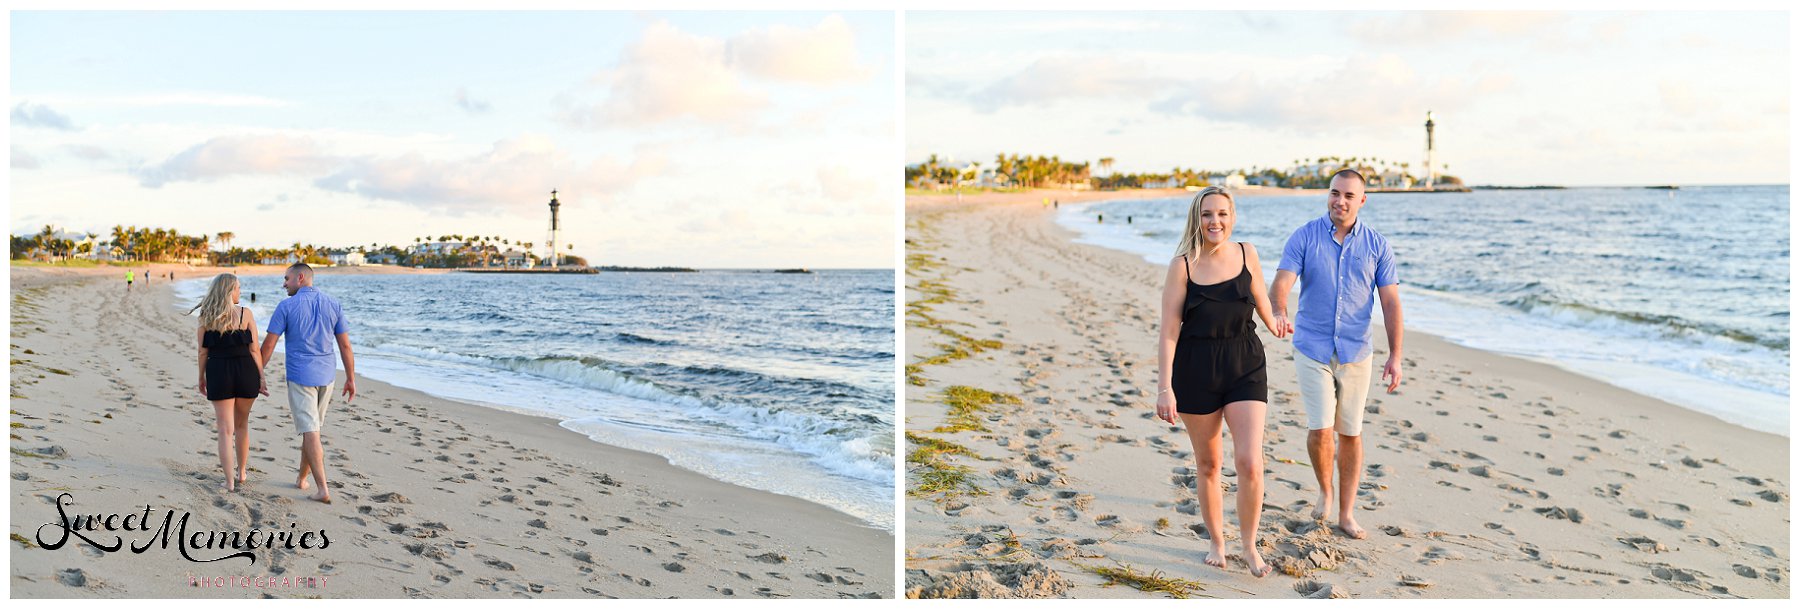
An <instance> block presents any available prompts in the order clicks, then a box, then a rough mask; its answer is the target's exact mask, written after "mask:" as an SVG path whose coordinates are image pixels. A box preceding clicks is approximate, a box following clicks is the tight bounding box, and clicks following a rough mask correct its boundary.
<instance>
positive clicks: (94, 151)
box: [67, 144, 113, 161]
mask: <svg viewBox="0 0 1800 609" xmlns="http://www.w3.org/2000/svg"><path fill="white" fill-rule="evenodd" d="M67 150H68V151H69V154H71V155H74V156H75V158H78V159H81V160H84V161H106V160H111V159H112V158H113V155H112V153H111V152H107V151H106V149H105V148H101V147H99V146H89V145H86V144H71V145H69V146H68V147H67Z"/></svg>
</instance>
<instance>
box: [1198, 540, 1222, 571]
mask: <svg viewBox="0 0 1800 609" xmlns="http://www.w3.org/2000/svg"><path fill="white" fill-rule="evenodd" d="M1200 560H1201V561H1203V562H1205V563H1206V564H1209V565H1212V566H1215V567H1218V568H1221V569H1223V568H1225V544H1223V543H1215V544H1213V547H1212V551H1211V552H1207V553H1206V556H1205V557H1204V558H1201V559H1200Z"/></svg>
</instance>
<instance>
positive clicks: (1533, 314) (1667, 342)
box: [1057, 186, 1790, 435]
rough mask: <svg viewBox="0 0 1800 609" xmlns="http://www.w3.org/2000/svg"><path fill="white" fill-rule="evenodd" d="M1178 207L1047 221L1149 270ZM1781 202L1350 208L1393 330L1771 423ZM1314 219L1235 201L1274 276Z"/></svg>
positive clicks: (1136, 207)
mask: <svg viewBox="0 0 1800 609" xmlns="http://www.w3.org/2000/svg"><path fill="white" fill-rule="evenodd" d="M1190 201H1191V199H1190V198H1186V197H1184V198H1179V199H1155V200H1140V201H1114V202H1108V203H1098V204H1093V205H1071V206H1064V207H1063V208H1062V210H1061V211H1060V212H1059V213H1058V216H1057V221H1058V223H1059V224H1061V225H1063V226H1065V227H1068V228H1070V229H1072V230H1074V231H1075V232H1077V233H1078V234H1079V235H1080V236H1079V237H1078V241H1081V242H1084V243H1090V244H1095V245H1100V246H1103V247H1108V248H1113V249H1118V250H1122V251H1126V252H1132V253H1137V254H1141V255H1143V256H1144V258H1145V259H1146V260H1149V261H1150V262H1153V263H1156V264H1158V265H1165V264H1168V261H1169V259H1170V258H1171V257H1173V256H1174V253H1173V252H1174V250H1175V245H1176V243H1177V241H1178V240H1179V237H1180V234H1181V230H1182V229H1183V227H1184V226H1185V222H1186V221H1187V210H1188V205H1189V202H1190ZM1098 214H1104V215H1105V222H1104V223H1101V222H1098V219H1097V217H1096V215H1098ZM1788 214H1789V211H1788V187H1787V186H1711V187H1684V188H1682V189H1680V190H1674V191H1670V190H1651V189H1644V188H1572V189H1566V190H1510V191H1476V192H1471V193H1436V194H1424V193H1407V194H1372V195H1370V196H1369V201H1368V203H1367V204H1366V205H1364V207H1363V209H1362V212H1361V214H1360V219H1361V221H1363V222H1367V223H1368V225H1369V226H1370V227H1373V228H1375V229H1376V230H1378V231H1380V232H1381V233H1382V234H1384V235H1386V236H1387V237H1388V239H1389V242H1390V243H1391V244H1392V245H1393V248H1394V253H1395V256H1396V257H1397V259H1398V262H1399V273H1400V283H1401V302H1402V304H1403V305H1404V311H1405V321H1406V326H1407V328H1409V329H1417V330H1420V331H1424V332H1427V333H1430V334H1433V335H1437V336H1442V337H1445V338H1447V339H1449V340H1451V341H1452V342H1456V343H1458V344H1461V345H1465V346H1469V347H1474V348H1477V349H1483V350H1488V351H1495V352H1501V353H1506V354H1509V355H1515V356H1522V357H1526V358H1530V359H1534V360H1538V361H1543V362H1547V363H1550V364H1553V365H1557V366H1559V367H1562V368H1564V369H1567V370H1570V371H1573V372H1576V373H1579V374H1584V375H1587V376H1590V377H1593V378H1597V379H1600V380H1604V381H1607V382H1610V383H1613V384H1616V385H1619V386H1621V387H1625V388H1627V389H1630V390H1633V391H1636V392H1639V393H1642V394H1646V395H1651V396H1655V397H1657V398H1661V399H1664V400H1667V401H1669V402H1672V403H1675V404H1678V405H1681V406H1684V407H1688V408H1691V409H1694V410H1698V411H1700V412H1704V413H1707V414H1710V415H1712V416H1715V417H1717V418H1719V419H1722V420H1725V421H1727V422H1730V423H1733V424H1736V425H1739V426H1743V427H1748V428H1751V429H1756V430H1760V431H1766V432H1770V433H1777V434H1781V435H1787V434H1788V419H1789V413H1788V395H1789V378H1788V377H1789V359H1790V355H1789V326H1788V315H1789V310H1788V279H1789V276H1788V275H1789V271H1788V256H1789V252H1788V245H1789V235H1788ZM1323 215H1325V197H1324V196H1323V195H1306V196H1280V197H1241V198H1240V200H1239V201H1238V223H1237V226H1236V227H1235V229H1234V231H1233V232H1234V235H1233V236H1234V239H1235V240H1238V241H1248V242H1250V243H1252V244H1254V245H1256V247H1257V249H1258V251H1259V252H1261V253H1262V262H1263V265H1264V267H1265V271H1266V272H1267V276H1268V277H1270V278H1272V277H1273V276H1274V271H1275V268H1276V265H1277V264H1279V261H1280V256H1281V251H1282V249H1283V244H1285V243H1286V242H1287V238H1288V236H1289V235H1290V234H1291V233H1292V232H1293V230H1294V229H1295V228H1298V227H1299V226H1300V225H1301V224H1304V223H1305V222H1307V221H1310V220H1312V219H1314V218H1318V217H1320V216H1323ZM1128 217H1129V218H1130V222H1129V223H1127V218H1128ZM1380 317H1381V315H1380V313H1379V312H1377V313H1376V314H1375V318H1376V320H1377V321H1379V319H1380ZM1373 339H1374V340H1375V341H1377V343H1378V344H1380V343H1382V341H1385V339H1383V338H1381V337H1380V336H1379V332H1377V335H1376V336H1375V337H1374V338H1373Z"/></svg>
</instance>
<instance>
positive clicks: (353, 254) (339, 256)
mask: <svg viewBox="0 0 1800 609" xmlns="http://www.w3.org/2000/svg"><path fill="white" fill-rule="evenodd" d="M325 257H326V258H328V259H330V260H331V265H332V266H362V265H363V263H364V257H363V253H362V252H358V251H353V250H332V251H331V252H330V253H328V254H326V255H325Z"/></svg>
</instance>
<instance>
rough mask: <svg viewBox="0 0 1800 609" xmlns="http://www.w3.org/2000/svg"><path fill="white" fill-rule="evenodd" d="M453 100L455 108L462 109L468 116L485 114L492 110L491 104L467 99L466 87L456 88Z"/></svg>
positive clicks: (467, 91)
mask: <svg viewBox="0 0 1800 609" xmlns="http://www.w3.org/2000/svg"><path fill="white" fill-rule="evenodd" d="M455 99H456V107H458V108H462V109H463V111H464V112H467V113H469V114H487V113H488V112H491V111H493V109H494V105H493V104H490V103H488V102H485V101H481V100H478V99H474V98H471V97H469V90H468V88H466V87H457V88H456V95H455Z"/></svg>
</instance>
